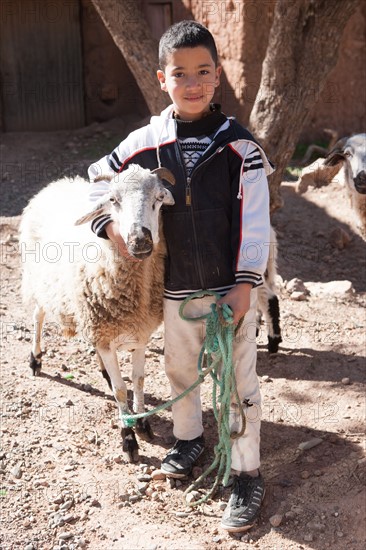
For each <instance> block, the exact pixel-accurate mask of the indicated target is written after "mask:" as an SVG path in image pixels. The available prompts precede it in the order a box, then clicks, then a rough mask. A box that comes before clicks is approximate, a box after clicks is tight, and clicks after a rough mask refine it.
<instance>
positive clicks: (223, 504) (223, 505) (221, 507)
mask: <svg viewBox="0 0 366 550" xmlns="http://www.w3.org/2000/svg"><path fill="white" fill-rule="evenodd" d="M226 506H227V504H226V502H220V503H219V508H220V510H225V509H226Z"/></svg>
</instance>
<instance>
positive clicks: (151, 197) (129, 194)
mask: <svg viewBox="0 0 366 550" xmlns="http://www.w3.org/2000/svg"><path fill="white" fill-rule="evenodd" d="M99 179H103V180H105V179H107V180H109V181H110V191H109V193H107V194H106V195H105V196H104V197H103V198H102V199H101V201H100V202H99V203H98V204H97V205H96V206H95V208H94V209H93V210H92V212H89V213H88V214H86V215H85V216H83V217H82V218H80V219H79V220H77V221H76V222H75V225H81V224H83V223H86V222H88V221H91V220H93V219H94V218H96V217H98V216H103V215H108V216H110V217H111V218H112V220H113V221H115V222H117V223H118V225H119V230H120V233H121V236H122V238H123V240H124V242H125V243H126V246H127V250H128V252H129V254H131V256H133V257H135V258H138V259H140V260H142V259H144V258H147V257H148V256H150V254H151V252H152V250H153V247H154V245H155V244H157V243H158V242H159V213H160V208H161V206H162V205H163V204H167V205H169V204H170V205H172V204H174V199H173V196H172V194H171V192H170V191H169V190H168V189H166V188H165V187H164V185H163V183H162V180H163V179H164V180H167V181H168V182H169V183H170V184H171V185H174V183H175V180H174V176H173V174H172V173H171V172H170V171H169V170H167V169H166V168H157V169H156V170H153V171H151V172H150V170H145V169H144V168H141V166H138V165H136V164H132V165H131V166H129V168H128V169H127V170H125V171H124V172H121V173H120V174H118V175H116V176H115V177H114V178H111V177H109V176H100V177H99Z"/></svg>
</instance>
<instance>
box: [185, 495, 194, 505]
mask: <svg viewBox="0 0 366 550" xmlns="http://www.w3.org/2000/svg"><path fill="white" fill-rule="evenodd" d="M195 500H196V498H195V496H194V495H193V494H192V493H188V495H186V502H188V504H190V503H191V502H194V501H195Z"/></svg>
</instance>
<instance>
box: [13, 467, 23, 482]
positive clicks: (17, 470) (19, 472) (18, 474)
mask: <svg viewBox="0 0 366 550" xmlns="http://www.w3.org/2000/svg"><path fill="white" fill-rule="evenodd" d="M11 474H12V476H13V477H15V479H20V478H21V477H22V475H23V470H22V469H21V467H20V466H14V468H12V470H11Z"/></svg>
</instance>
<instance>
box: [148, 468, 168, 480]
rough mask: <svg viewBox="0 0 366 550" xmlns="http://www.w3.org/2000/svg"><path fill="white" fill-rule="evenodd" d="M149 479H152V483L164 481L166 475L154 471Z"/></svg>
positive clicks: (159, 471)
mask: <svg viewBox="0 0 366 550" xmlns="http://www.w3.org/2000/svg"><path fill="white" fill-rule="evenodd" d="M151 479H153V480H154V481H158V480H165V479H166V475H165V474H164V472H162V471H161V470H154V471H153V472H152V474H151Z"/></svg>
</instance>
